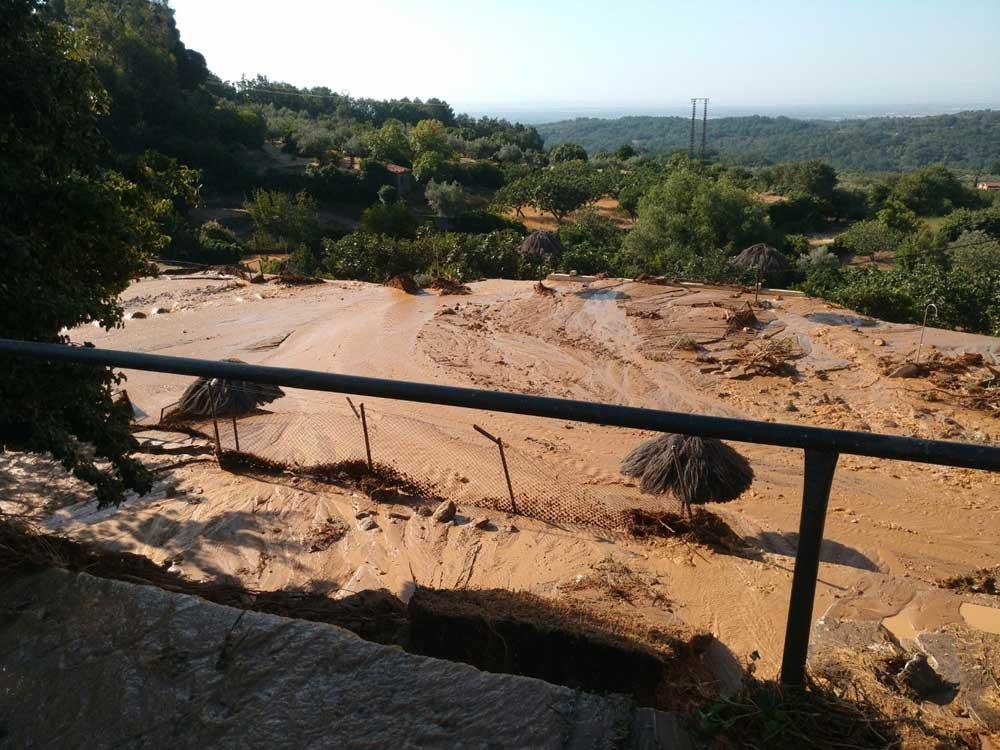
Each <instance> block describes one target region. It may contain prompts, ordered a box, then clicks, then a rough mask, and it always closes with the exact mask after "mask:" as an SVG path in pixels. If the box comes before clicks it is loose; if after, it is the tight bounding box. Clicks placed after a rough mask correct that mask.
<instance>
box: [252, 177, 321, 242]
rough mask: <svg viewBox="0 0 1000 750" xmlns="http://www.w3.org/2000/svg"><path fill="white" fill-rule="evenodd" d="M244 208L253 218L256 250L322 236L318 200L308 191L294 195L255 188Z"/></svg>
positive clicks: (313, 239) (311, 239)
mask: <svg viewBox="0 0 1000 750" xmlns="http://www.w3.org/2000/svg"><path fill="white" fill-rule="evenodd" d="M243 207H244V208H245V209H246V210H247V212H248V213H249V214H250V218H251V219H252V220H253V225H254V235H255V236H254V238H253V240H252V243H253V246H254V248H255V249H262V248H264V247H267V248H275V247H288V246H294V245H298V244H299V243H303V242H304V243H309V242H314V241H315V240H316V239H317V238H318V236H319V218H318V215H317V212H316V201H315V200H314V199H313V198H312V197H311V196H310V195H309V194H308V193H306V192H305V191H302V192H300V193H298V194H297V195H295V196H292V195H289V194H288V193H284V192H280V191H273V190H255V191H254V192H253V195H252V196H251V198H250V200H248V201H246V202H245V203H244V204H243Z"/></svg>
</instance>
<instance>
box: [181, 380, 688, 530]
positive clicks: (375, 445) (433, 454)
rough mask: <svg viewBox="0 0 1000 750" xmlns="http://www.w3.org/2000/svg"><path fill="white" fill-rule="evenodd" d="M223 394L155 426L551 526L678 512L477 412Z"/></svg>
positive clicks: (604, 525)
mask: <svg viewBox="0 0 1000 750" xmlns="http://www.w3.org/2000/svg"><path fill="white" fill-rule="evenodd" d="M222 388H223V386H220V387H218V388H217V390H219V391H221V390H222ZM225 388H227V390H229V391H235V393H228V394H221V395H220V394H216V398H215V402H216V403H217V404H218V407H219V408H218V409H217V412H216V414H215V418H214V419H212V418H204V417H200V418H196V419H193V420H191V419H185V418H183V416H182V415H181V414H180V412H179V410H178V405H177V403H173V404H170V405H168V406H167V407H164V408H163V410H162V411H163V414H162V421H163V424H164V425H165V426H168V427H169V426H170V425H171V424H176V423H179V422H184V423H187V424H188V426H189V427H192V428H194V429H196V430H197V431H198V432H199V433H201V434H202V435H204V436H205V437H206V438H209V439H211V440H216V439H217V440H218V448H219V449H220V451H222V452H224V453H228V452H238V453H239V454H241V455H243V456H251V457H254V458H257V459H261V460H262V461H263V462H267V463H268V464H270V465H275V466H281V467H285V468H287V469H288V470H289V471H292V472H296V471H301V472H303V473H315V469H316V468H317V467H324V468H325V469H326V470H325V471H324V472H322V473H323V474H324V475H330V474H333V475H336V467H338V466H348V465H351V466H354V467H356V466H358V465H359V464H368V465H372V464H374V465H376V467H389V468H390V469H392V470H393V472H395V473H396V474H398V475H400V476H402V477H405V479H406V480H407V481H408V482H409V483H410V484H411V485H412V486H416V487H419V488H420V490H421V492H422V494H424V495H425V496H428V497H440V498H443V499H448V500H452V501H453V502H455V503H456V504H458V505H467V506H473V507H479V508H485V509H490V510H497V511H503V512H507V513H515V514H517V515H521V516H527V517H531V518H536V519H539V520H541V521H545V522H547V523H551V524H557V525H561V524H572V525H584V526H591V527H596V528H600V529H605V530H609V531H619V532H626V531H634V530H635V528H636V514H637V513H643V512H649V513H662V512H664V511H669V512H677V511H678V510H679V504H678V503H677V501H676V500H674V499H672V498H669V497H656V498H654V497H642V496H638V495H637V494H635V495H629V494H626V493H624V492H615V490H614V488H613V487H609V488H602V489H601V490H599V491H597V490H591V489H589V488H587V487H586V486H584V485H582V483H581V482H580V481H579V480H578V478H576V477H572V476H568V474H571V473H572V471H571V470H570V469H568V468H567V469H565V470H562V469H561V467H557V468H555V469H554V468H552V467H550V466H547V465H545V464H543V463H542V462H540V461H539V460H537V459H535V458H533V457H532V456H530V455H528V454H527V453H526V452H525V451H524V450H522V449H521V448H519V447H517V446H516V445H512V444H510V443H509V442H507V440H506V439H505V438H504V437H503V436H502V435H498V434H495V430H494V429H493V428H492V426H490V425H489V424H488V422H487V421H484V418H485V415H482V414H480V415H477V419H479V421H480V422H483V424H479V423H474V424H471V423H469V422H467V421H464V420H453V419H449V418H448V417H449V413H448V411H447V410H448V407H442V409H441V412H442V414H441V418H440V419H439V420H438V421H437V422H432V421H429V420H427V419H422V418H418V417H414V416H410V415H405V414H402V413H399V412H397V411H396V410H394V408H393V406H394V404H393V402H387V401H385V400H379V401H378V402H377V403H375V404H373V403H371V402H362V401H360V400H358V399H352V398H350V397H344V396H332V395H331V396H326V395H325V394H323V395H322V396H321V397H319V398H316V395H317V394H315V393H311V394H309V398H308V399H300V398H298V397H297V394H296V393H295V392H294V391H291V389H290V393H289V395H290V396H291V398H287V399H282V401H287V403H281V402H278V403H275V404H274V405H273V407H272V406H270V405H268V406H264V407H262V408H258V409H255V410H254V411H253V413H251V414H247V415H243V416H238V417H234V416H231V415H230V414H229V413H228V405H230V404H229V403H228V402H227V399H228V400H229V402H232V401H241V400H245V398H247V397H248V398H249V399H253V398H256V397H257V392H258V386H255V385H254V384H253V383H246V382H244V383H236V384H233V383H229V384H227V385H226V386H225ZM232 396H237V397H238V398H235V399H233V398H231V397H232ZM303 406H304V407H305V408H302V407H303ZM289 407H290V408H289ZM216 430H217V431H218V435H217V438H216ZM621 431H622V432H623V433H626V432H627V433H629V435H628V438H629V441H630V442H634V441H635V440H638V439H640V438H641V437H642V435H643V433H641V432H640V431H636V430H621Z"/></svg>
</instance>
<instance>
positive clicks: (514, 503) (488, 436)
mask: <svg viewBox="0 0 1000 750" xmlns="http://www.w3.org/2000/svg"><path fill="white" fill-rule="evenodd" d="M472 428H473V429H474V430H475V431H476V432H478V433H479V434H480V435H482V436H483V437H485V438H486V439H487V440H492V441H493V442H494V443H495V444H496V446H497V448H499V449H500V464H501V465H502V466H503V477H504V479H506V480H507V493H508V494H509V495H510V508H511V510H512V511H514V512H515V513H517V501H516V500H515V499H514V485H512V484H511V482H510V470H509V469H508V468H507V456H506V455H504V452H503V440H502V439H501V438H498V437H494V436H493V435H491V434H490V433H488V432H487V431H486V430H484V429H483V428H482V427H480V426H479V425H477V424H474V425H472Z"/></svg>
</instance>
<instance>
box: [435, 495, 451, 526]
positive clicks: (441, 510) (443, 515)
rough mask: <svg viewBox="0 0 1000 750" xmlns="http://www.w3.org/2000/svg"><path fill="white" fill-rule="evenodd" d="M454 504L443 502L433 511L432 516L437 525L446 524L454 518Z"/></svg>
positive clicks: (447, 501)
mask: <svg viewBox="0 0 1000 750" xmlns="http://www.w3.org/2000/svg"><path fill="white" fill-rule="evenodd" d="M455 510H456V508H455V503H453V502H452V501H451V500H445V501H444V502H442V503H441V504H440V505H439V506H438V507H437V510H435V511H434V515H433V516H432V517H433V518H434V520H435V521H437V522H438V523H447V522H448V521H451V520H452V519H453V518H454V517H455Z"/></svg>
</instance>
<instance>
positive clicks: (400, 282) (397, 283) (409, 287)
mask: <svg viewBox="0 0 1000 750" xmlns="http://www.w3.org/2000/svg"><path fill="white" fill-rule="evenodd" d="M385 285H386V286H387V287H391V288H393V289H400V290H402V291H404V292H406V293H407V294H420V286H419V285H418V284H417V282H416V281H415V280H414V279H413V276H411V275H410V274H408V273H400V274H397V275H396V276H393V277H392V278H391V279H389V280H388V281H387V282H385Z"/></svg>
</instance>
